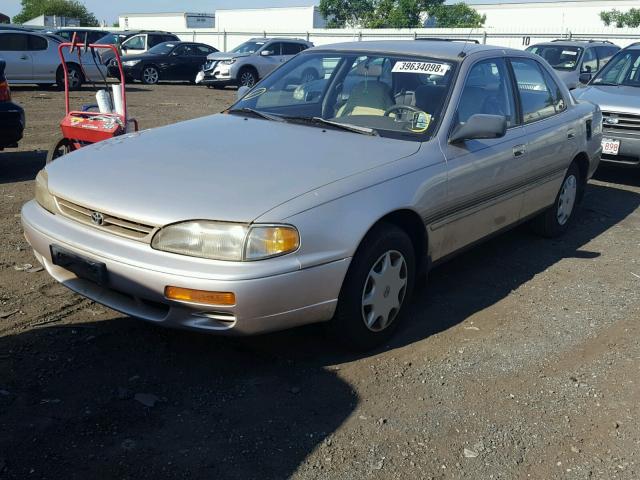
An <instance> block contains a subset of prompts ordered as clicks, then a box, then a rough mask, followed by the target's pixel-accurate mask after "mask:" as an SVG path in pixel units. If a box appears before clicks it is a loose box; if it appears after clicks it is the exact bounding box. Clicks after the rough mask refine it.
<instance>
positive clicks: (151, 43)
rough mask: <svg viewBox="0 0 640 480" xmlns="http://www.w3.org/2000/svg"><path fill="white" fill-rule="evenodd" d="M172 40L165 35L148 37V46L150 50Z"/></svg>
mask: <svg viewBox="0 0 640 480" xmlns="http://www.w3.org/2000/svg"><path fill="white" fill-rule="evenodd" d="M171 40H172V39H171V38H167V37H166V36H165V35H147V44H148V47H149V48H150V47H155V46H156V45H158V44H160V43H163V42H168V41H171Z"/></svg>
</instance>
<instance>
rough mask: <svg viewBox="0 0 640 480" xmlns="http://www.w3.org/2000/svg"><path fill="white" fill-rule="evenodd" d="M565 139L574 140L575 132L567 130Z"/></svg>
mask: <svg viewBox="0 0 640 480" xmlns="http://www.w3.org/2000/svg"><path fill="white" fill-rule="evenodd" d="M567 138H568V139H569V140H571V139H572V138H576V132H575V130H569V131H568V132H567Z"/></svg>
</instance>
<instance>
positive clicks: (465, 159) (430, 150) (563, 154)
mask: <svg viewBox="0 0 640 480" xmlns="http://www.w3.org/2000/svg"><path fill="white" fill-rule="evenodd" d="M309 65H316V66H317V65H322V76H321V78H317V79H314V80H311V81H308V79H305V77H304V75H303V73H304V72H305V71H306V70H307V69H308V67H309ZM242 94H244V97H243V98H241V99H240V100H239V101H238V102H237V103H236V104H235V105H233V106H232V107H231V108H230V109H229V110H228V111H227V112H225V114H222V115H213V116H210V117H206V118H200V119H196V120H191V121H188V122H184V123H180V124H177V125H171V126H168V127H164V128H158V129H154V130H147V131H143V132H140V133H135V134H131V135H128V136H126V137H119V138H117V139H113V140H110V141H105V142H102V143H99V144H96V145H94V146H91V147H86V148H83V149H81V150H79V151H77V152H74V153H72V154H69V155H67V156H65V157H62V158H61V159H59V160H56V161H55V162H53V163H52V164H49V165H48V166H47V167H46V169H44V170H43V171H41V172H40V173H39V174H38V177H37V182H36V198H35V200H34V201H31V202H29V203H27V204H26V205H25V206H24V208H23V211H22V221H23V225H24V230H25V234H26V237H27V239H28V240H29V242H30V243H31V245H32V246H33V248H34V251H35V254H36V256H37V258H38V260H39V261H40V262H41V263H42V264H43V265H44V266H45V268H46V269H47V271H48V272H49V273H50V274H51V275H52V276H53V277H54V278H55V279H57V280H58V281H60V282H62V283H63V284H64V285H66V286H67V287H69V288H71V289H72V290H75V291H76V292H78V293H80V294H81V295H84V296H86V297H89V298H91V299H93V300H95V301H97V302H100V303H102V304H104V305H107V306H109V307H111V308H113V309H115V310H118V311H121V312H124V313H126V314H129V315H132V316H135V317H138V318H141V319H144V320H147V321H150V322H153V323H156V324H158V325H166V326H173V327H181V328H190V329H196V330H200V331H206V332H213V333H228V334H231V333H236V334H255V333H259V332H266V331H271V330H277V329H283V328H288V327H293V326H295V325H301V324H306V323H312V322H328V325H329V327H330V328H331V330H332V331H333V332H334V333H335V334H336V335H337V336H338V337H339V338H340V339H341V340H343V341H345V342H346V343H348V344H349V345H351V346H353V347H357V348H371V347H374V346H375V345H377V344H379V343H380V342H383V341H385V340H386V339H387V338H388V337H389V336H390V335H391V334H392V332H393V331H394V329H395V328H396V327H397V326H398V324H399V321H400V320H401V318H402V315H403V312H404V310H406V306H407V304H408V302H409V298H410V297H411V293H412V291H413V287H414V284H415V281H416V278H417V277H418V276H420V275H424V274H425V273H426V272H427V271H428V269H429V268H431V266H432V265H434V264H436V263H437V262H441V261H443V260H445V259H447V258H449V257H450V256H452V255H454V254H455V253H457V252H459V251H461V250H462V249H464V248H466V247H468V246H470V245H472V244H474V243H477V242H478V241H481V240H483V239H485V238H487V237H489V236H491V235H493V234H496V233H498V232H501V231H503V230H506V229H508V228H511V227H513V226H514V225H517V224H519V223H521V222H524V221H527V220H532V223H533V226H534V228H535V229H536V230H537V231H538V232H540V233H541V234H543V235H545V236H548V237H551V236H556V235H560V234H562V233H563V232H564V231H566V230H567V228H569V226H570V225H571V221H572V219H573V217H574V215H575V211H576V206H577V204H578V202H579V201H580V199H581V198H582V194H583V192H584V189H585V185H586V182H587V179H588V178H589V177H590V176H591V175H592V174H593V172H594V170H595V169H596V167H597V164H598V161H599V158H600V148H601V147H600V142H601V136H602V133H601V113H600V111H599V109H598V108H597V107H596V106H594V105H592V104H589V103H584V104H579V103H576V102H575V100H573V99H572V97H571V95H570V94H569V92H568V90H567V88H566V87H565V86H564V85H563V84H562V82H560V81H559V79H558V77H557V76H556V74H555V73H554V72H553V70H551V69H550V68H549V67H548V66H547V64H546V63H541V62H540V61H539V59H538V57H536V56H534V55H532V54H528V53H526V52H522V51H516V50H505V49H502V48H496V47H489V46H484V45H465V44H460V43H453V42H451V43H449V42H429V41H415V42H412V41H408V42H407V41H385V42H357V43H347V44H338V45H332V46H326V47H319V48H313V49H310V50H307V51H305V52H303V53H301V54H300V55H298V56H296V57H295V58H294V59H292V60H291V61H289V62H288V63H286V64H284V65H283V66H282V67H280V68H279V69H277V70H276V71H275V72H274V73H273V74H272V75H270V76H269V77H267V78H265V80H263V81H262V82H260V83H259V84H257V85H256V86H255V87H254V88H253V89H252V90H250V91H248V92H247V91H246V90H244V91H243V92H242ZM460 288H461V289H462V288H464V285H460Z"/></svg>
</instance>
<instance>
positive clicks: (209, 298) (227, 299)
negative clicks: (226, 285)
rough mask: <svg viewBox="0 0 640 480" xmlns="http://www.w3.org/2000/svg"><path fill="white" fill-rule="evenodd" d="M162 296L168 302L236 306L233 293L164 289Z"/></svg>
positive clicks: (178, 288)
mask: <svg viewBox="0 0 640 480" xmlns="http://www.w3.org/2000/svg"><path fill="white" fill-rule="evenodd" d="M164 296H165V297H166V298H168V299H169V300H177V301H179V302H192V303H201V304H205V305H217V306H232V305H235V304H236V294H235V293H233V292H209V291H207V290H193V289H191V288H181V287H165V288H164Z"/></svg>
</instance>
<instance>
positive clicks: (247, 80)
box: [238, 67, 258, 88]
mask: <svg viewBox="0 0 640 480" xmlns="http://www.w3.org/2000/svg"><path fill="white" fill-rule="evenodd" d="M256 83H258V74H257V73H256V71H255V70H254V69H253V68H246V67H245V68H243V69H242V70H240V73H238V85H239V86H240V87H249V88H253V86H254V85H255V84H256Z"/></svg>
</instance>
